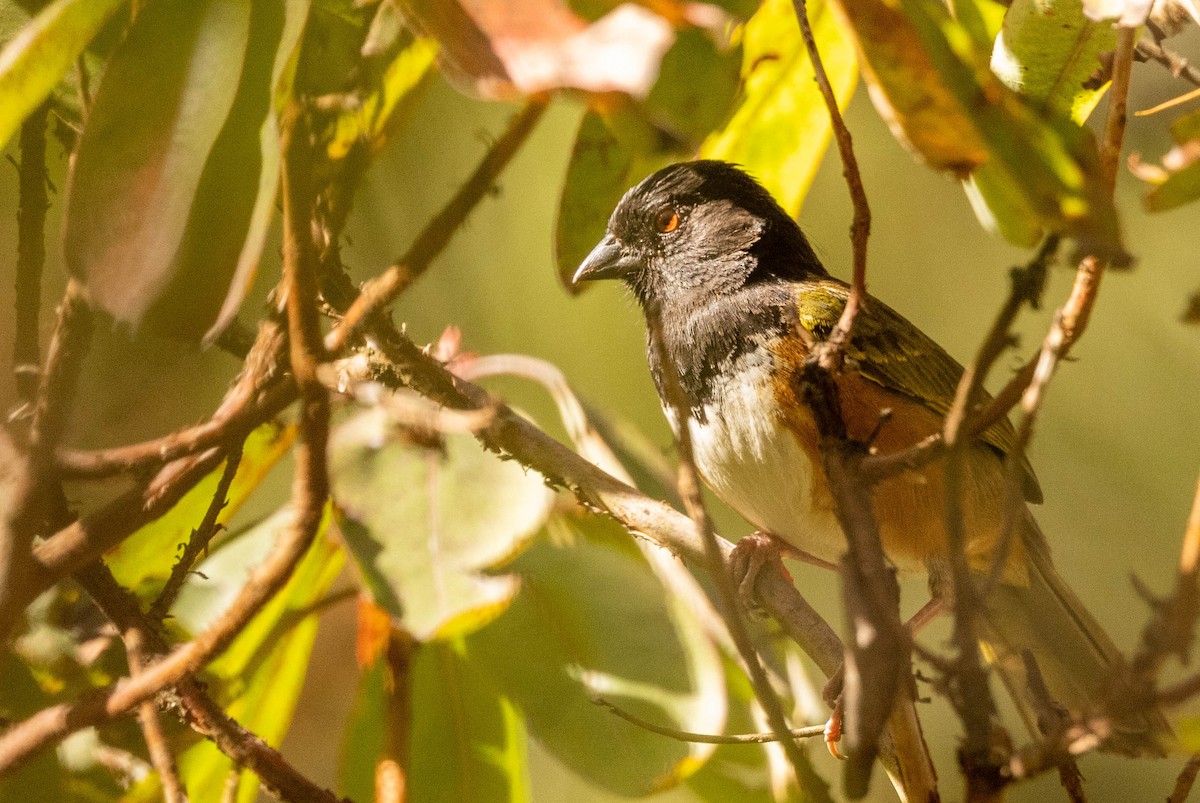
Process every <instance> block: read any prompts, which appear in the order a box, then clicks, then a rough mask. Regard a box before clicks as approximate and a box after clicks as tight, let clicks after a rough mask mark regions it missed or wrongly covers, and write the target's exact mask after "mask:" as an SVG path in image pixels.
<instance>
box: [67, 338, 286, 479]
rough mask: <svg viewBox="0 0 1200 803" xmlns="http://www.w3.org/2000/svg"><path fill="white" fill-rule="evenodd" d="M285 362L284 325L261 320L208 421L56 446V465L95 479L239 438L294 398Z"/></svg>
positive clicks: (71, 474)
mask: <svg viewBox="0 0 1200 803" xmlns="http://www.w3.org/2000/svg"><path fill="white" fill-rule="evenodd" d="M285 367H286V348H285V339H284V333H283V330H282V329H281V328H280V326H279V324H278V323H277V322H275V321H273V320H266V321H263V322H262V323H261V324H260V327H259V332H258V335H257V337H256V338H255V340H254V345H252V346H251V348H250V352H249V354H248V356H247V357H246V360H245V364H244V366H243V368H242V371H241V373H240V375H239V376H238V379H237V381H236V382H235V383H234V385H233V387H232V388H231V389H230V390H229V392H228V393H226V394H225V398H224V399H222V401H221V405H220V407H218V409H217V411H216V412H214V413H213V415H212V417H210V418H209V420H208V421H205V422H204V423H202V424H198V425H196V426H194V427H187V428H185V429H182V430H179V431H178V432H173V433H171V434H170V435H165V436H163V437H161V438H155V439H153V440H149V441H143V442H142V443H135V444H129V445H125V446H117V447H114V448H111V449H100V450H96V451H82V450H76V449H65V448H60V449H58V450H57V451H56V453H55V460H56V462H57V465H58V468H59V471H60V472H61V474H62V476H63V477H65V478H91V479H99V478H102V477H110V476H113V475H115V474H122V473H126V472H135V473H136V472H139V471H143V470H146V469H149V468H158V467H161V466H163V465H165V464H167V463H170V462H171V461H173V460H177V459H179V458H182V457H186V456H188V455H193V454H197V453H199V452H203V451H205V450H207V449H211V448H212V447H214V446H220V445H222V444H232V443H238V442H241V441H242V440H245V437H246V435H247V434H248V433H249V432H250V431H251V430H252V429H254V428H255V427H257V426H259V425H260V424H263V423H265V422H267V421H269V420H270V419H272V418H274V417H275V416H276V415H277V414H279V413H280V412H282V411H283V409H284V408H285V407H287V406H288V405H289V404H291V403H292V402H294V401H295V400H296V386H295V384H294V383H292V382H291V381H290V379H289V378H288V377H285V376H284V373H283V372H284V368H285Z"/></svg>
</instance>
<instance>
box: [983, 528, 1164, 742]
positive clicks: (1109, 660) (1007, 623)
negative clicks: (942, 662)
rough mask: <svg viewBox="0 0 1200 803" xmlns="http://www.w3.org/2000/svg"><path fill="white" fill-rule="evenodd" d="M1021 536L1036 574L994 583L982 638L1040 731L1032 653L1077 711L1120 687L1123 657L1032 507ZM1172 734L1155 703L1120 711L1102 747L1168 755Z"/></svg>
mask: <svg viewBox="0 0 1200 803" xmlns="http://www.w3.org/2000/svg"><path fill="white" fill-rule="evenodd" d="M1021 536H1022V542H1023V545H1024V547H1025V550H1026V552H1027V553H1028V558H1029V561H1028V566H1029V581H1028V583H1027V584H1016V583H1006V582H999V583H997V584H996V585H995V586H994V587H993V588H992V589H991V590H990V592H989V593H988V594H987V596H986V597H985V599H984V602H983V606H982V607H983V610H982V613H981V616H980V622H979V623H980V632H981V639H980V641H981V643H982V645H983V648H984V651H985V653H986V654H987V655H988V657H989V658H990V659H991V660H992V661H993V663H994V666H995V668H996V670H997V671H998V672H999V674H1000V676H1001V678H1002V679H1003V680H1004V684H1005V685H1006V686H1007V687H1008V690H1009V692H1010V694H1011V695H1012V697H1013V700H1014V701H1015V702H1016V705H1017V708H1018V709H1019V710H1020V712H1021V716H1022V717H1023V718H1024V719H1025V724H1026V725H1027V726H1028V727H1029V729H1030V731H1031V732H1032V733H1034V734H1037V733H1038V727H1037V721H1038V712H1039V711H1043V710H1045V698H1044V697H1043V698H1042V699H1041V700H1040V701H1039V699H1038V696H1037V695H1036V693H1035V691H1034V689H1035V688H1036V686H1031V685H1030V677H1029V668H1028V664H1027V661H1028V658H1029V657H1030V656H1032V658H1033V660H1034V661H1035V662H1036V664H1037V669H1038V670H1040V673H1041V675H1042V677H1043V678H1044V680H1045V688H1046V690H1047V691H1049V694H1050V697H1051V698H1052V699H1053V700H1054V701H1055V702H1057V703H1059V704H1061V705H1062V706H1065V707H1066V708H1067V709H1069V710H1070V711H1072V712H1075V713H1079V712H1088V711H1095V710H1096V707H1097V704H1098V703H1099V702H1100V701H1101V700H1102V699H1103V697H1104V695H1105V694H1112V693H1113V689H1114V686H1113V683H1114V682H1115V679H1114V674H1115V673H1114V671H1113V670H1114V669H1115V668H1116V667H1117V666H1118V665H1119V662H1120V661H1121V660H1122V659H1121V657H1120V653H1119V651H1118V650H1117V648H1116V645H1114V644H1113V642H1112V639H1110V638H1109V637H1108V634H1107V633H1105V632H1104V630H1103V629H1102V628H1101V627H1100V625H1099V624H1098V623H1097V622H1096V620H1095V619H1093V618H1092V615H1091V614H1090V613H1088V612H1087V610H1086V609H1085V608H1084V607H1083V603H1081V602H1080V601H1079V598H1078V597H1076V596H1075V593H1074V592H1073V591H1071V589H1070V588H1068V587H1067V584H1066V583H1065V582H1064V581H1063V579H1062V578H1061V577H1059V575H1058V572H1057V571H1055V569H1054V566H1053V564H1052V563H1051V562H1050V554H1049V550H1048V549H1047V547H1046V542H1045V538H1044V537H1043V536H1042V533H1041V531H1040V530H1039V529H1038V526H1037V523H1036V522H1035V521H1034V520H1033V516H1032V515H1030V514H1029V513H1028V512H1026V513H1025V515H1024V517H1023V523H1022V533H1021ZM1171 739H1172V736H1171V729H1170V726H1169V725H1168V724H1167V721H1166V718H1165V717H1164V716H1163V715H1162V712H1160V711H1159V710H1157V709H1153V708H1149V709H1146V710H1140V711H1136V712H1132V713H1124V714H1122V715H1121V716H1120V717H1119V718H1117V719H1116V720H1115V721H1114V722H1113V723H1112V733H1111V734H1110V735H1109V736H1108V738H1107V739H1106V740H1105V741H1104V742H1103V743H1102V745H1101V749H1103V750H1106V751H1109V752H1115V753H1122V754H1126V755H1132V756H1146V755H1163V754H1164V753H1165V752H1166V749H1167V746H1168V745H1169V744H1170V741H1171Z"/></svg>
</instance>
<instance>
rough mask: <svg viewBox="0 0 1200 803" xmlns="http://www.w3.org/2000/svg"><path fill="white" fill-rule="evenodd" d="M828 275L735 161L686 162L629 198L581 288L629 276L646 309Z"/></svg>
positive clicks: (586, 268)
mask: <svg viewBox="0 0 1200 803" xmlns="http://www.w3.org/2000/svg"><path fill="white" fill-rule="evenodd" d="M814 275H817V276H824V275H826V273H825V269H824V268H823V267H822V266H821V263H820V262H819V261H818V260H817V257H816V255H815V254H814V253H813V251H812V248H811V247H810V246H809V244H808V241H807V240H805V238H804V235H803V234H802V233H801V231H800V227H799V226H797V225H796V223H795V221H793V220H792V219H791V218H790V217H788V215H787V213H786V212H784V211H783V209H782V208H780V206H779V204H778V203H776V202H775V199H774V198H772V197H771V195H770V193H768V192H767V191H766V190H765V189H764V188H763V186H762V185H761V184H759V183H758V182H757V181H755V180H754V179H753V178H751V177H750V176H748V175H746V174H745V173H744V172H742V171H741V170H740V169H738V168H737V167H734V166H733V165H731V164H728V163H726V162H717V161H697V162H681V163H679V164H674V165H671V166H670V167H666V168H663V169H662V170H660V171H658V172H657V173H655V174H654V175H652V176H650V177H649V178H647V179H645V180H643V181H642V183H641V184H638V185H637V186H636V187H634V188H633V189H631V190H630V191H629V192H627V193H625V197H624V198H622V199H621V202H620V203H619V204H617V208H616V210H615V211H614V212H613V214H612V217H611V218H609V221H608V232H607V234H605V237H604V239H603V240H601V241H600V243H599V245H597V246H596V247H595V248H594V249H593V250H592V253H591V254H589V255H588V257H587V259H585V260H584V261H583V264H581V265H580V266H579V269H578V270H577V271H576V272H575V277H574V278H573V279H572V282H573V283H574V284H578V283H580V282H583V281H590V280H594V279H622V280H623V281H625V283H626V284H628V285H629V287H630V288H631V289H632V290H633V292H634V294H635V295H636V296H637V298H638V300H639V301H640V302H641V303H642V305H643V306H650V305H660V304H663V303H667V304H671V303H677V302H682V303H688V302H698V303H703V302H704V301H706V300H709V299H711V298H712V297H714V296H718V295H721V294H726V293H731V292H734V291H736V290H738V289H739V288H741V287H743V286H745V285H747V284H750V283H753V282H757V281H772V280H776V281H777V280H789V279H802V278H806V277H812V276H814Z"/></svg>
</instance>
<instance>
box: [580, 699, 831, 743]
mask: <svg viewBox="0 0 1200 803" xmlns="http://www.w3.org/2000/svg"><path fill="white" fill-rule="evenodd" d="M592 702H593V703H595V704H596V705H598V706H600V707H601V708H606V709H608V710H609V711H611V712H612V713H613V714H615V715H616V716H618V717H620V718H621V719H623V720H625V721H626V722H629V723H631V724H634V725H637V726H638V727H639V728H642V729H643V730H648V731H650V732H651V733H657V734H658V735H659V736H666V737H667V738H668V739H674V740H675V741H677V742H695V743H698V744H769V743H770V742H778V741H784V742H790V741H794V740H796V739H811V738H812V737H814V736H824V735H825V726H824V725H809V726H808V727H807V728H790V729H789V730H788V731H787V732H786V737H787V738H783V739H781V738H780V734H778V733H775V732H771V733H739V734H712V733H692V732H690V731H681V730H676V729H675V728H666V727H663V726H662V725H655V724H654V723H653V722H647V721H646V720H644V719H642V718H641V717H637V716H634V715H633V714H631V713H629V712H628V711H625V710H623V709H621V708H618V707H617V706H615V705H613V704H612V703H610V702H609V701H608V700H605V699H604V698H603V697H594V698H592Z"/></svg>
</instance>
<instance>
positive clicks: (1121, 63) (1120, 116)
mask: <svg viewBox="0 0 1200 803" xmlns="http://www.w3.org/2000/svg"><path fill="white" fill-rule="evenodd" d="M1136 42H1137V29H1136V28H1125V27H1119V28H1117V46H1116V50H1114V51H1113V75H1112V86H1111V87H1110V88H1109V90H1108V117H1107V118H1106V119H1105V121H1104V139H1103V140H1101V142H1100V169H1101V170H1102V171H1103V172H1104V179H1105V183H1106V187H1107V188H1108V195H1109V197H1110V198H1111V197H1112V196H1113V191H1114V190H1115V189H1116V186H1117V171H1118V170H1119V169H1120V166H1121V145H1122V143H1123V142H1124V141H1125V124H1126V123H1127V122H1128V118H1129V75H1130V72H1131V70H1132V68H1133V47H1134V44H1135V43H1136Z"/></svg>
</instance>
